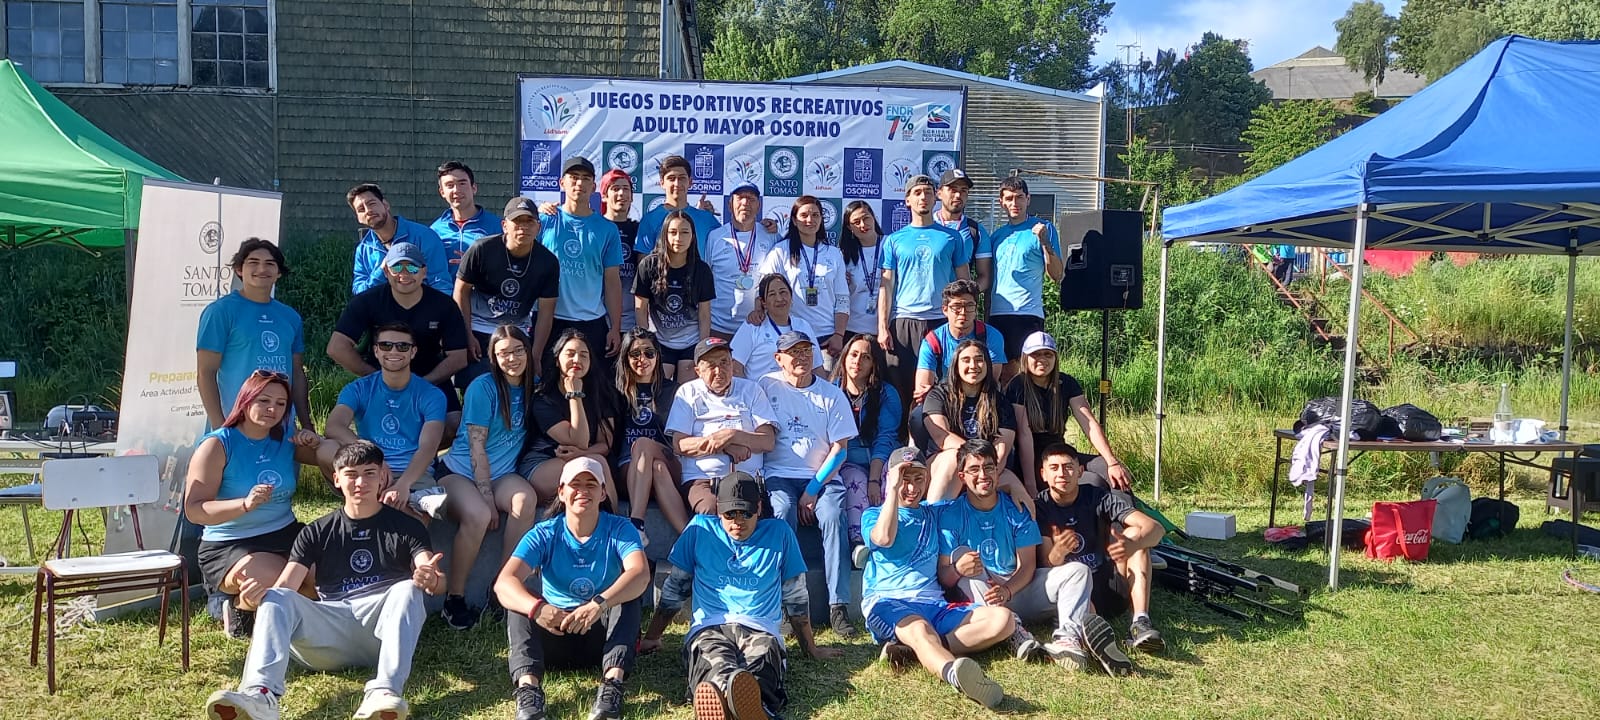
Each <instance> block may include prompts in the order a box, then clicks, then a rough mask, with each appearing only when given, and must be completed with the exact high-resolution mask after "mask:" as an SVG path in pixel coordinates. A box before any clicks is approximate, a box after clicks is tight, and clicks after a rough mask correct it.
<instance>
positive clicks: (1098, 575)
mask: <svg viewBox="0 0 1600 720" xmlns="http://www.w3.org/2000/svg"><path fill="white" fill-rule="evenodd" d="M1132 593H1133V588H1132V586H1130V585H1128V579H1127V578H1125V577H1123V576H1122V573H1119V572H1117V564H1116V563H1114V562H1112V561H1110V560H1107V561H1106V562H1105V564H1104V565H1101V566H1100V567H1099V569H1097V570H1095V571H1094V588H1093V589H1092V590H1090V591H1089V602H1091V603H1094V614H1096V615H1099V616H1100V617H1103V618H1105V619H1107V620H1111V619H1113V618H1116V617H1118V616H1120V615H1122V614H1123V613H1125V612H1127V611H1128V608H1130V607H1132V603H1131V602H1130V601H1129V596H1130V595H1132Z"/></svg>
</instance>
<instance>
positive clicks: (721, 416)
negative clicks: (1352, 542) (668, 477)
mask: <svg viewBox="0 0 1600 720" xmlns="http://www.w3.org/2000/svg"><path fill="white" fill-rule="evenodd" d="M762 425H773V426H776V425H777V423H776V422H775V421H774V420H773V419H772V404H771V402H769V401H768V400H767V394H766V393H765V392H762V390H761V386H759V385H757V384H756V383H755V381H753V380H746V379H744V378H733V383H732V384H731V385H729V386H728V392H727V393H725V394H722V395H718V394H716V393H713V392H711V389H710V388H707V387H706V382H705V381H704V380H700V379H695V380H692V381H690V382H687V383H684V384H683V385H681V386H679V387H678V394H677V395H675V396H673V398H672V410H671V411H670V412H668V413H667V434H668V435H686V436H689V437H697V438H698V437H705V436H707V435H710V434H711V433H714V432H716V431H718V430H721V429H723V428H733V429H736V430H743V431H745V432H755V431H756V429H757V428H760V427H761V426H762ZM682 460H683V478H682V479H681V482H684V483H688V482H693V481H695V480H705V479H715V478H721V477H724V476H726V475H727V474H728V462H729V460H730V458H729V456H727V455H724V454H720V453H718V454H712V455H702V456H700V457H683V458H682ZM738 469H739V470H743V471H744V472H747V473H750V474H751V475H752V476H754V475H757V474H759V473H760V472H761V469H762V453H753V454H751V455H750V458H749V459H748V460H745V461H744V462H741V463H739V464H738Z"/></svg>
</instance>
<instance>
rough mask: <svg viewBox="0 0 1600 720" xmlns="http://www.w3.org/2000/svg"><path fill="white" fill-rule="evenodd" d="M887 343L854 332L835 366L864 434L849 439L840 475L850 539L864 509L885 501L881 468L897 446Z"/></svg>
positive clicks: (896, 403) (896, 397)
mask: <svg viewBox="0 0 1600 720" xmlns="http://www.w3.org/2000/svg"><path fill="white" fill-rule="evenodd" d="M883 367H884V352H883V348H881V347H879V346H878V338H877V337H876V336H874V335H870V334H862V335H855V336H852V337H851V338H850V341H849V342H847V343H845V344H844V356H843V362H840V363H839V364H838V365H837V366H835V367H834V369H833V382H834V384H835V385H838V386H839V389H841V390H843V391H844V396H845V397H846V398H847V399H849V400H850V408H851V410H853V411H854V412H855V416H856V427H857V428H858V429H859V430H860V431H861V432H860V434H858V435H856V436H855V437H853V438H851V439H850V445H849V446H848V447H847V448H846V455H845V461H844V465H842V466H840V468H839V477H840V478H842V479H843V480H844V489H845V503H844V504H845V513H846V515H847V516H848V517H849V519H850V523H849V524H850V542H851V543H854V544H857V545H859V544H861V513H862V512H863V511H865V510H866V509H867V507H868V506H870V505H877V504H879V503H881V502H883V487H882V483H883V470H884V463H885V462H886V461H888V459H889V453H891V452H893V451H894V449H895V448H896V447H897V446H898V445H899V442H898V441H897V440H896V437H895V435H896V433H897V432H898V430H899V427H898V423H899V422H900V393H897V392H895V389H894V387H892V386H890V385H889V384H888V383H885V382H884V381H883V376H882V375H880V373H881V372H882V368H883Z"/></svg>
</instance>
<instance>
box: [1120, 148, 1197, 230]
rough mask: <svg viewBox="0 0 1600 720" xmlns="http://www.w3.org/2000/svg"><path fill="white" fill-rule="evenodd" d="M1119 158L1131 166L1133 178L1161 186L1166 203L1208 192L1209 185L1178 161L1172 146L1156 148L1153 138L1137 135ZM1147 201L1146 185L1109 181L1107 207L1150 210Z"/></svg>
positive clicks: (1130, 170)
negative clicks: (1170, 147)
mask: <svg viewBox="0 0 1600 720" xmlns="http://www.w3.org/2000/svg"><path fill="white" fill-rule="evenodd" d="M1117 159H1118V160H1120V161H1122V164H1123V165H1124V166H1125V167H1127V169H1128V177H1129V178H1130V179H1133V180H1144V181H1146V182H1153V183H1156V185H1157V186H1158V187H1160V188H1161V205H1162V206H1163V207H1172V206H1174V205H1182V204H1184V203H1191V202H1194V201H1196V200H1199V199H1201V198H1203V197H1205V196H1206V189H1205V185H1204V184H1203V183H1201V182H1200V181H1199V180H1197V179H1196V178H1195V176H1194V173H1193V172H1192V171H1191V169H1190V168H1188V167H1185V166H1184V165H1182V164H1181V163H1179V162H1178V156H1177V155H1174V154H1173V153H1172V151H1171V150H1157V149H1155V148H1152V147H1151V146H1150V141H1149V140H1147V139H1145V138H1143V137H1135V138H1134V139H1133V142H1132V143H1129V144H1128V149H1127V152H1124V153H1122V154H1121V155H1118V156H1117ZM1145 201H1146V194H1145V188H1144V187H1143V186H1138V185H1127V184H1124V183H1108V184H1107V185H1106V207H1110V208H1116V209H1120V210H1139V209H1143V210H1144V211H1145V212H1147V213H1148V212H1149V211H1150V208H1149V207H1148V206H1144V205H1145ZM1141 206H1144V207H1141Z"/></svg>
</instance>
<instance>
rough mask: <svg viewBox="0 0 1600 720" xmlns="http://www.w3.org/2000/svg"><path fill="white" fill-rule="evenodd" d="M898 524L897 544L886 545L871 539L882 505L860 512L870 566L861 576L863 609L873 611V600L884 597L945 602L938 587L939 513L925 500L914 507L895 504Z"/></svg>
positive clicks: (895, 538) (896, 531)
mask: <svg viewBox="0 0 1600 720" xmlns="http://www.w3.org/2000/svg"><path fill="white" fill-rule="evenodd" d="M895 511H896V512H897V513H898V514H899V518H898V521H899V527H898V529H896V530H895V534H894V544H892V545H889V546H888V547H883V546H880V545H877V544H875V543H873V542H872V528H873V527H875V526H877V524H878V517H879V516H880V515H882V514H883V506H881V505H874V506H872V507H869V508H867V509H866V510H865V511H863V512H862V513H861V538H862V539H863V540H865V541H866V544H867V550H868V555H867V567H866V569H865V570H864V571H863V574H862V576H861V593H862V599H861V610H862V612H870V611H871V609H872V605H873V603H876V602H877V601H879V600H883V599H895V600H911V601H916V602H933V603H943V602H944V591H943V590H940V589H939V515H938V510H937V509H936V508H935V507H933V506H930V505H928V504H926V503H923V504H922V505H918V506H917V507H914V508H906V507H901V508H896V509H895Z"/></svg>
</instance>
